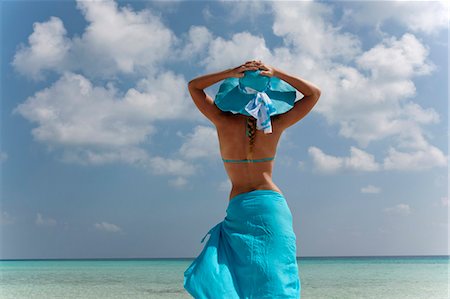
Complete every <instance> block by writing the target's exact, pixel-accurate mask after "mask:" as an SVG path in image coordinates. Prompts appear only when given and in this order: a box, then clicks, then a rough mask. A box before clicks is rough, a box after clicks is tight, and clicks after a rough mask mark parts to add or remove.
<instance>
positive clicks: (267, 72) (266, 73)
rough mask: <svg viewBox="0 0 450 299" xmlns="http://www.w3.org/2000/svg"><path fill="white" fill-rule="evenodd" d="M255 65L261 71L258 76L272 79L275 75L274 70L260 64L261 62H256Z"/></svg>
mask: <svg viewBox="0 0 450 299" xmlns="http://www.w3.org/2000/svg"><path fill="white" fill-rule="evenodd" d="M256 65H257V66H258V68H259V69H260V70H261V72H260V73H259V74H260V75H262V76H267V77H273V76H274V75H275V68H274V67H271V66H269V65H267V64H264V63H262V62H261V60H258V61H257V62H256Z"/></svg>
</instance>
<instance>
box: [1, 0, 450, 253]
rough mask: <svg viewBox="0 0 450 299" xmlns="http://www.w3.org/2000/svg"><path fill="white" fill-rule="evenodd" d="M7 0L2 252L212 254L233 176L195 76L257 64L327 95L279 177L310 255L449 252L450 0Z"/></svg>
mask: <svg viewBox="0 0 450 299" xmlns="http://www.w3.org/2000/svg"><path fill="white" fill-rule="evenodd" d="M0 5H1V6H0V7H1V55H0V56H1V61H2V62H1V150H0V161H1V162H0V166H1V180H0V181H1V186H0V188H1V193H0V194H1V205H0V232H1V234H0V241H1V242H0V243H1V245H0V258H1V259H44V258H176V257H183V258H184V257H188V258H191V257H195V256H197V255H198V254H199V253H200V250H201V249H202V247H203V245H204V244H205V243H200V240H201V238H202V237H203V236H204V235H205V234H206V233H207V232H208V230H209V229H210V228H212V227H213V226H214V225H215V224H217V223H218V222H220V221H222V220H223V218H224V217H225V215H226V208H227V205H228V196H229V193H230V190H231V183H230V181H229V179H228V177H227V175H226V172H225V169H224V166H223V163H222V161H221V159H220V154H219V145H218V140H217V133H216V131H215V127H214V125H213V124H212V123H211V122H210V121H209V120H208V119H207V118H205V117H204V116H203V115H202V114H201V113H200V112H199V111H198V110H197V109H196V107H195V105H194V103H193V101H192V99H191V98H190V96H189V93H188V90H187V82H189V81H190V80H191V79H193V78H195V77H197V76H200V75H204V74H207V73H212V72H218V71H222V70H225V69H229V68H233V67H236V66H239V65H241V64H242V63H244V62H245V61H247V60H252V59H260V60H262V61H263V62H264V63H266V64H267V65H270V66H275V67H277V68H279V69H281V70H283V71H285V72H287V73H289V74H291V75H294V76H298V77H301V78H303V79H305V80H308V81H310V82H313V83H314V84H315V85H317V86H318V87H319V88H320V89H321V97H320V99H319V102H318V103H317V104H316V106H315V107H314V108H313V110H312V111H311V112H310V113H309V114H308V115H307V116H306V117H305V118H303V119H302V120H301V121H300V122H298V123H297V124H295V125H294V126H292V127H289V128H288V129H287V130H286V131H285V132H284V133H283V135H282V137H281V140H280V143H279V147H278V150H277V156H276V158H275V166H274V170H273V181H274V183H275V184H276V185H277V186H278V187H279V188H280V189H281V190H282V191H283V194H284V195H285V197H286V200H287V202H288V205H289V207H290V209H291V212H292V215H293V225H294V232H295V233H296V235H297V256H299V257H307V256H367V255H369V256H378V255H447V254H449V249H448V248H449V238H448V231H449V222H448V214H449V209H450V207H449V198H448V167H447V165H448V164H447V163H448V135H449V130H448V128H449V126H448V82H449V81H448V37H449V30H448V22H449V19H448V15H449V14H448V12H449V7H448V4H445V1H432V2H425V1H424V2H412V1H406V2H404V1H370V2H368V1H350V2H341V1H339V2H338V1H336V2H332V1H327V2H316V1H301V2H300V1H260V2H250V1H177V2H175V1H171V2H144V1H130V2H122V1H120V2H117V1H2V2H0ZM219 84H220V82H219V83H217V84H215V85H213V86H211V87H208V88H207V89H206V92H207V93H208V94H209V95H210V96H211V97H214V95H215V93H216V92H217V89H218V86H219ZM301 97H302V95H301V93H298V98H299V99H300V98H301Z"/></svg>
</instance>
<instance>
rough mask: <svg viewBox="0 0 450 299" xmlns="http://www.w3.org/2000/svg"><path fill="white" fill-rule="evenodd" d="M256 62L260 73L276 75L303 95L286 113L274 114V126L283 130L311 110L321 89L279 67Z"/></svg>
mask: <svg viewBox="0 0 450 299" xmlns="http://www.w3.org/2000/svg"><path fill="white" fill-rule="evenodd" d="M257 63H258V65H259V68H260V69H262V70H263V71H262V72H261V75H264V76H270V77H272V76H276V77H278V78H280V79H281V80H283V81H286V82H287V83H289V84H290V85H292V86H293V87H294V88H295V89H297V90H298V91H300V92H301V93H302V94H303V95H304V97H303V98H302V99H301V100H300V101H297V102H295V103H294V107H293V108H292V109H290V110H289V111H287V112H286V113H283V114H279V115H276V117H275V118H274V123H276V126H278V127H280V128H281V130H285V129H286V128H288V127H290V126H292V125H293V124H295V123H296V122H298V121H299V120H301V119H302V118H303V117H305V116H306V115H307V114H308V113H309V112H310V111H311V110H312V108H313V107H314V106H315V105H316V103H317V101H318V100H319V98H320V94H321V91H320V89H319V88H318V87H317V86H316V85H314V84H313V83H311V82H309V81H307V80H305V79H302V78H300V77H295V76H292V75H289V74H287V73H286V72H283V71H282V70H280V69H277V68H274V67H270V66H268V65H264V64H263V63H261V62H260V61H258V62H257Z"/></svg>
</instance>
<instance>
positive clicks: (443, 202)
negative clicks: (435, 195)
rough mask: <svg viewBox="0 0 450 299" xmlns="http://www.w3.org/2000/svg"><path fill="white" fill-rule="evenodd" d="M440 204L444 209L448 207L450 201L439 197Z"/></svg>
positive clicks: (444, 197) (445, 197)
mask: <svg viewBox="0 0 450 299" xmlns="http://www.w3.org/2000/svg"><path fill="white" fill-rule="evenodd" d="M441 204H442V206H444V207H448V206H450V200H449V199H448V197H447V196H443V197H441Z"/></svg>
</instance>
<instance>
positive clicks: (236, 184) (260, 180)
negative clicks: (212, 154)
mask: <svg viewBox="0 0 450 299" xmlns="http://www.w3.org/2000/svg"><path fill="white" fill-rule="evenodd" d="M250 117H251V116H246V115H242V114H231V113H230V114H229V116H228V117H226V118H225V121H224V122H223V123H222V124H221V125H220V126H216V128H217V134H218V137H219V145H220V153H221V155H222V158H223V159H233V160H234V159H236V160H241V159H262V158H269V157H275V156H276V150H277V145H278V141H279V139H280V136H281V133H282V130H281V129H280V128H278V127H277V115H276V116H272V117H271V123H272V133H270V134H265V133H264V132H263V131H262V130H255V139H254V146H253V155H252V156H251V157H250V156H249V153H250V142H249V137H248V136H247V135H246V125H247V118H250ZM275 160H276V159H275ZM275 160H271V161H264V162H254V163H230V162H224V166H225V170H226V171H227V174H228V176H229V178H230V180H231V183H232V189H231V192H230V196H229V200H231V199H232V198H233V197H234V196H236V195H238V194H240V193H244V192H249V191H252V190H261V189H270V190H275V191H277V192H280V193H282V192H281V190H280V189H279V188H278V186H277V185H275V183H274V182H273V181H272V169H273V165H274V162H275Z"/></svg>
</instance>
